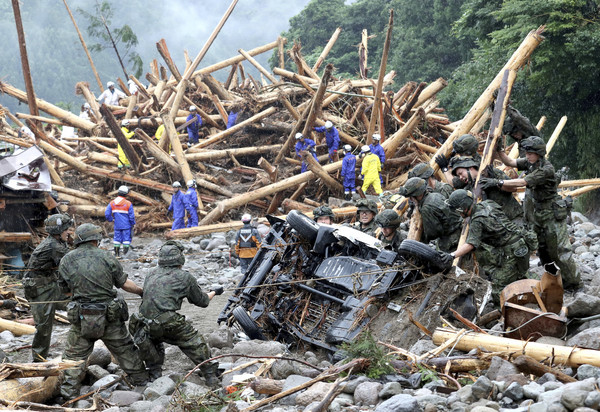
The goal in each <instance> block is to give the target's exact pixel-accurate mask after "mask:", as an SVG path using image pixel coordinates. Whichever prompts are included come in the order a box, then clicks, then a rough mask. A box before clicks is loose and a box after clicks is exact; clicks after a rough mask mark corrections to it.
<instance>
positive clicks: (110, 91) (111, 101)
mask: <svg viewBox="0 0 600 412" xmlns="http://www.w3.org/2000/svg"><path fill="white" fill-rule="evenodd" d="M126 97H127V95H126V94H125V93H123V92H122V91H121V90H118V89H115V83H114V82H108V83H106V90H104V91H103V92H102V94H101V95H100V96H98V98H97V99H96V101H98V102H99V103H104V104H107V105H109V106H118V105H119V100H120V99H124V98H126Z"/></svg>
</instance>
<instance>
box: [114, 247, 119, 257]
mask: <svg viewBox="0 0 600 412" xmlns="http://www.w3.org/2000/svg"><path fill="white" fill-rule="evenodd" d="M119 249H120V247H118V246H115V256H116V257H119Z"/></svg>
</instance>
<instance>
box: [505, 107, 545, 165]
mask: <svg viewBox="0 0 600 412" xmlns="http://www.w3.org/2000/svg"><path fill="white" fill-rule="evenodd" d="M502 133H504V134H505V135H508V136H510V137H512V138H513V139H514V140H515V142H517V145H518V147H519V157H525V149H524V148H523V140H525V139H526V138H528V137H531V136H542V135H541V133H540V131H539V130H538V129H537V128H536V127H535V126H534V125H533V123H531V121H530V120H529V119H528V118H527V117H525V116H523V115H522V114H521V112H519V111H518V110H517V109H515V108H514V107H512V106H511V105H510V104H509V105H508V106H507V107H506V119H505V120H504V124H503V125H502Z"/></svg>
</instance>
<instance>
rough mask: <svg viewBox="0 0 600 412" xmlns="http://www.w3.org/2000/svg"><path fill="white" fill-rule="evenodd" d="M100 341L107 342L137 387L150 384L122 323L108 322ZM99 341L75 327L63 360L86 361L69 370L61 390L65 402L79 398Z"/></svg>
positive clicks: (71, 331)
mask: <svg viewBox="0 0 600 412" xmlns="http://www.w3.org/2000/svg"><path fill="white" fill-rule="evenodd" d="M98 339H100V340H102V342H104V344H105V345H106V347H107V348H108V350H109V351H110V352H111V353H112V354H113V355H114V357H115V358H116V359H117V362H118V363H119V366H121V368H122V369H123V370H124V371H125V373H127V375H128V377H129V378H130V379H131V381H132V383H133V384H135V385H141V384H144V383H146V382H147V381H148V372H146V368H145V367H144V363H143V362H142V360H141V359H140V354H139V352H138V351H137V349H136V347H135V346H134V345H133V340H132V339H131V336H130V335H129V333H128V332H127V327H126V326H125V323H124V322H123V321H122V320H116V321H112V322H108V321H107V322H106V327H105V329H104V334H103V335H102V336H101V337H100V338H98ZM98 339H89V338H84V337H83V336H82V334H81V326H80V325H79V324H73V325H71V329H70V330H69V334H68V336H67V347H66V349H65V352H64V355H63V359H67V360H83V361H84V362H83V363H82V364H81V365H80V366H78V367H76V368H73V369H67V370H65V372H64V377H63V382H62V385H61V387H60V394H61V395H62V396H63V397H64V398H65V399H73V398H76V397H77V396H79V391H80V389H81V381H82V380H83V378H84V376H85V368H86V361H87V359H88V357H89V356H90V354H91V353H92V350H93V349H94V343H95V342H96V341H97V340H98Z"/></svg>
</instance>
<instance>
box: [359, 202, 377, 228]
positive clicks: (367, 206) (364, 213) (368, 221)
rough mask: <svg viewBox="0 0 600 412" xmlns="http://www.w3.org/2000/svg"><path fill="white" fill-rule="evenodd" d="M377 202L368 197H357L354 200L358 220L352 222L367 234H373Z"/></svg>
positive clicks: (375, 226)
mask: <svg viewBox="0 0 600 412" xmlns="http://www.w3.org/2000/svg"><path fill="white" fill-rule="evenodd" d="M377 212H378V209H377V203H375V202H374V201H372V200H369V199H358V201H357V202H356V215H357V217H358V222H356V223H354V228H355V229H357V230H360V231H361V232H363V233H366V234H367V235H371V236H375V229H377V225H376V223H375V216H376V215H377Z"/></svg>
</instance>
